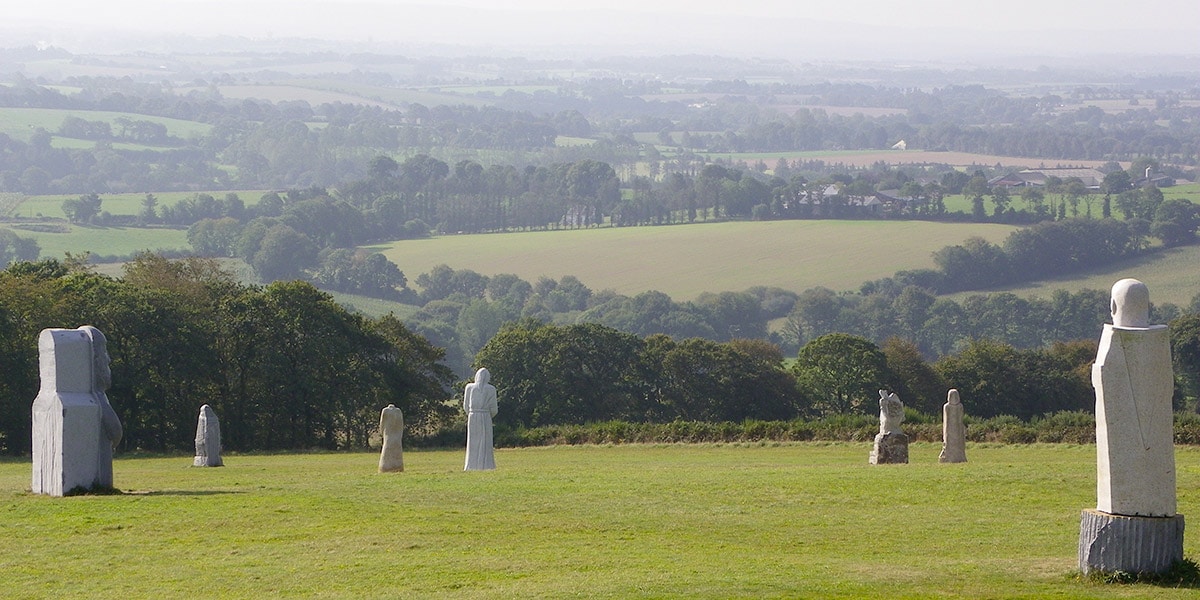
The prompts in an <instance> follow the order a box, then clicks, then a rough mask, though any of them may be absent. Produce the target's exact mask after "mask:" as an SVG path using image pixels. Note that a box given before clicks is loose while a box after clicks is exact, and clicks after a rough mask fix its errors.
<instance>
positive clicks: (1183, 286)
mask: <svg viewBox="0 0 1200 600" xmlns="http://www.w3.org/2000/svg"><path fill="white" fill-rule="evenodd" d="M1196 265H1200V246H1195V245H1193V246H1181V247H1177V248H1169V249H1165V250H1162V251H1160V252H1157V253H1154V254H1151V255H1148V256H1141V257H1138V258H1134V259H1130V260H1125V261H1121V262H1119V263H1116V264H1114V265H1111V266H1108V267H1105V268H1100V269H1091V270H1088V271H1082V272H1080V273H1076V274H1074V275H1069V276H1064V277H1056V278H1053V279H1044V280H1041V281H1037V282H1034V283H1029V284H1024V285H1014V286H1006V287H1001V288H995V289H990V290H985V291H973V292H960V293H958V294H951V295H949V296H948V297H949V298H953V299H956V300H962V299H963V298H965V297H967V296H970V295H972V294H979V293H991V292H1012V293H1014V294H1016V295H1018V296H1021V297H1031V296H1039V297H1042V298H1049V297H1050V294H1051V293H1052V292H1053V291H1054V290H1058V289H1062V290H1067V291H1069V292H1078V291H1079V290H1083V289H1093V290H1109V289H1112V284H1114V283H1116V282H1117V281H1119V280H1121V279H1125V278H1126V277H1132V278H1134V279H1139V280H1141V281H1142V282H1143V283H1145V284H1146V286H1147V287H1148V288H1150V301H1151V302H1154V303H1155V304H1164V303H1168V302H1169V303H1171V304H1174V305H1176V306H1180V307H1185V308H1186V307H1187V306H1188V304H1189V303H1190V302H1191V301H1192V298H1194V297H1196V296H1197V295H1200V269H1197V268H1196Z"/></svg>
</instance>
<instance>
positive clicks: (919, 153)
mask: <svg viewBox="0 0 1200 600" xmlns="http://www.w3.org/2000/svg"><path fill="white" fill-rule="evenodd" d="M701 154H703V155H704V156H705V157H707V158H708V159H709V160H713V159H717V158H724V159H728V160H733V161H739V162H742V163H744V164H747V165H749V164H753V163H755V162H757V161H759V160H763V161H766V162H767V166H768V167H774V166H775V161H777V160H779V159H780V158H786V159H788V160H820V161H824V162H825V163H827V164H831V165H836V164H843V165H846V166H851V167H869V166H871V165H873V164H875V163H885V164H889V165H927V164H935V165H950V166H955V167H992V166H995V165H1003V166H1006V167H1024V168H1029V169H1050V168H1055V167H1099V166H1101V165H1103V164H1104V163H1105V161H1102V160H1054V159H1045V158H1020V157H1015V156H998V155H995V154H974V153H971V152H934V151H931V150H837V151H834V150H813V151H807V152H730V153H722V152H701Z"/></svg>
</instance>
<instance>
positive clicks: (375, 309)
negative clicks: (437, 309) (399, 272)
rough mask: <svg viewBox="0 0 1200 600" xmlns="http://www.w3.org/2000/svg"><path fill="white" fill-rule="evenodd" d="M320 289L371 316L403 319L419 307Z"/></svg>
mask: <svg viewBox="0 0 1200 600" xmlns="http://www.w3.org/2000/svg"><path fill="white" fill-rule="evenodd" d="M243 264H245V263H243ZM419 274H420V273H414V274H413V275H412V276H411V277H412V278H415V277H416V275H419ZM405 275H406V276H407V275H408V274H407V273H405ZM321 291H323V292H325V293H326V294H329V295H330V296H332V297H333V301H334V302H337V303H338V304H341V305H342V306H346V307H348V308H350V309H351V310H353V311H355V312H359V313H362V314H364V315H366V316H368V317H372V318H379V317H382V316H384V315H386V314H388V313H392V314H394V315H396V318H397V319H400V320H401V321H403V320H405V319H407V318H409V317H411V316H412V315H413V313H416V312H417V311H418V310H420V309H421V307H419V306H414V305H412V304H401V303H399V302H392V301H391V300H381V299H379V298H371V297H369V296H360V295H358V294H346V293H343V292H334V291H331V290H321Z"/></svg>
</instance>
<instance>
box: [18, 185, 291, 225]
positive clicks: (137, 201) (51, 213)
mask: <svg viewBox="0 0 1200 600" xmlns="http://www.w3.org/2000/svg"><path fill="white" fill-rule="evenodd" d="M230 193H233V194H237V195H238V198H241V199H242V202H244V203H245V204H246V206H254V205H255V204H258V201H259V199H261V198H262V196H263V194H266V193H267V191H266V190H221V191H209V192H154V197H155V198H157V199H158V206H159V207H163V206H174V205H175V204H176V203H178V202H179V201H180V200H183V199H185V198H192V197H193V196H195V195H196V194H208V195H210V196H212V197H213V198H216V199H217V200H222V199H224V198H225V195H226V194H230ZM79 196H80V194H47V195H42V196H26V197H25V198H24V199H23V200H21V201H19V202H16V203H15V204H14V205H13V207H12V208H10V209H9V212H8V213H7V216H15V217H27V218H32V217H37V216H39V215H40V216H45V217H51V218H58V219H62V218H66V213H64V212H63V211H62V203H63V200H70V199H74V198H79ZM99 196H100V210H102V211H107V212H108V213H109V214H113V215H136V214H138V212H140V211H141V210H142V200H144V199H145V198H146V194H144V193H142V192H129V193H122V194H100V195H99Z"/></svg>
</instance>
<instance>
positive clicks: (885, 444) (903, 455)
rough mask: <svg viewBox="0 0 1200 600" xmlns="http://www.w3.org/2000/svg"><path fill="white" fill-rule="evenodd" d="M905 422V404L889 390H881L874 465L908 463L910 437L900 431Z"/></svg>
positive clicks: (872, 461) (873, 458) (873, 456)
mask: <svg viewBox="0 0 1200 600" xmlns="http://www.w3.org/2000/svg"><path fill="white" fill-rule="evenodd" d="M903 422H904V404H903V403H901V402H900V397H899V396H897V395H896V394H895V393H890V392H888V391H887V390H879V434H878V435H876V436H875V446H874V447H873V448H872V449H871V458H870V462H871V464H873V465H886V464H905V463H908V436H906V435H904V432H902V431H900V423H903Z"/></svg>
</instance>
